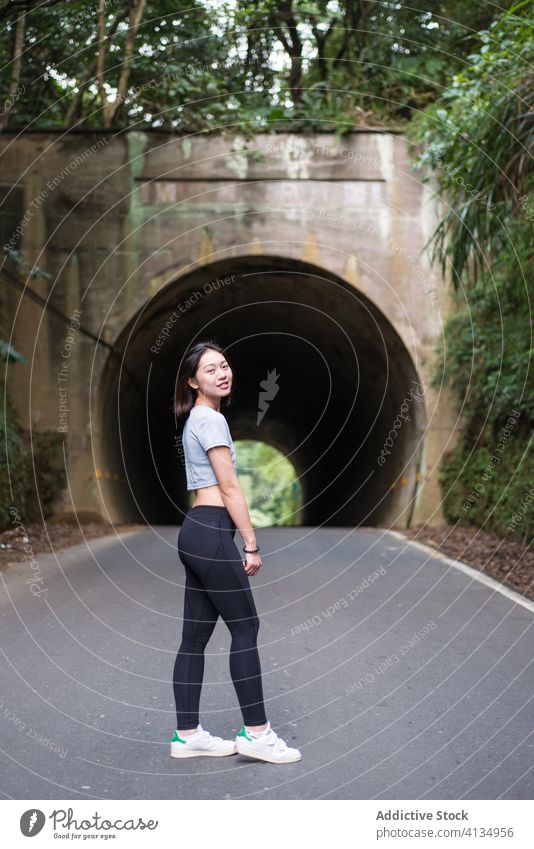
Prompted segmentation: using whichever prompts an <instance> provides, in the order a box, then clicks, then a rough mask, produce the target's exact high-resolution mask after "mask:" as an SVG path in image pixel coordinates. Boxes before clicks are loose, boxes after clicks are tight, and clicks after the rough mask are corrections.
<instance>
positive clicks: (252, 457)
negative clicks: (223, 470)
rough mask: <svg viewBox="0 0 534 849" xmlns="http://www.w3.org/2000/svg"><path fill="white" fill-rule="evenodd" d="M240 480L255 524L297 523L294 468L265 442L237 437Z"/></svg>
mask: <svg viewBox="0 0 534 849" xmlns="http://www.w3.org/2000/svg"><path fill="white" fill-rule="evenodd" d="M236 452H237V457H238V469H237V471H238V477H239V483H240V484H241V487H242V489H243V493H244V495H245V498H246V500H247V505H248V508H249V513H250V517H251V519H252V523H253V524H254V525H255V527H260V528H261V527H268V526H274V525H277V526H281V525H299V524H300V517H299V511H300V507H301V491H300V486H299V484H298V482H297V481H296V480H295V469H294V468H293V466H292V465H291V463H290V462H289V460H287V459H286V458H285V457H284V456H283V455H282V454H280V452H279V451H277V450H276V449H275V448H272V447H271V446H270V445H267V444H266V443H264V442H254V441H252V440H239V441H237V440H236Z"/></svg>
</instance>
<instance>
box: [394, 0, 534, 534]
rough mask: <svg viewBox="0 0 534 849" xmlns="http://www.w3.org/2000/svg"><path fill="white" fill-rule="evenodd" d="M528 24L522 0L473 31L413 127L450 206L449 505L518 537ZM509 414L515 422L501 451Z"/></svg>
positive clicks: (527, 405) (529, 231) (527, 429)
mask: <svg viewBox="0 0 534 849" xmlns="http://www.w3.org/2000/svg"><path fill="white" fill-rule="evenodd" d="M533 25H534V16H533V10H532V3H520V4H518V5H517V6H515V7H513V9H511V10H510V12H509V13H507V14H503V15H500V16H499V17H497V18H496V19H495V20H494V21H492V22H491V23H490V24H489V26H488V27H487V28H486V29H484V30H482V31H480V32H479V33H477V34H476V36H475V39H476V45H475V47H476V51H474V52H472V53H471V54H470V55H469V56H468V59H469V61H470V63H471V64H470V66H469V67H466V68H465V69H464V70H462V71H460V72H458V73H456V74H455V75H454V77H453V79H452V83H451V85H450V86H449V87H448V88H447V90H446V91H445V92H444V94H443V96H442V97H441V98H440V100H439V101H438V102H437V103H435V104H434V105H432V106H431V107H429V108H428V109H427V111H426V113H425V115H424V116H423V117H422V118H421V119H420V120H418V121H414V122H413V124H412V126H411V128H410V136H411V138H412V139H413V140H414V141H415V142H416V143H417V144H418V145H419V153H418V158H417V161H416V163H415V164H416V167H417V168H423V169H425V168H432V169H437V170H436V171H435V176H436V177H437V180H438V183H439V188H440V192H441V195H442V197H443V201H444V203H445V204H446V209H447V211H446V212H445V214H444V215H443V217H442V218H441V220H440V222H439V225H438V227H437V229H436V231H435V233H434V234H433V235H432V239H431V240H430V241H431V243H432V244H433V251H432V260H433V261H434V262H436V261H439V262H440V264H441V268H442V271H443V272H444V273H447V272H448V271H449V266H450V270H451V275H452V280H453V282H454V288H455V290H456V302H457V304H458V309H457V311H456V312H455V313H454V314H453V315H450V316H449V318H448V320H447V322H446V325H445V329H444V342H443V343H442V344H441V345H440V346H438V354H439V359H440V361H441V362H442V363H443V371H440V372H439V373H436V374H435V376H434V379H433V385H434V387H435V388H438V387H439V386H440V385H441V383H442V382H443V381H445V382H447V381H448V382H450V384H451V385H452V387H453V388H454V390H455V393H456V396H457V398H458V406H459V412H461V415H462V417H463V420H464V425H465V428H464V432H463V435H462V437H461V438H460V440H459V442H458V444H457V446H456V447H455V449H454V450H453V451H452V452H451V453H450V454H449V455H448V456H447V457H445V458H444V460H443V463H442V471H441V472H440V480H441V484H442V491H443V504H444V512H445V515H446V517H447V519H448V520H449V521H451V522H453V523H456V522H459V523H461V524H474V525H476V526H483V527H485V528H486V529H488V530H493V531H494V532H496V533H497V534H500V535H502V536H505V535H508V536H510V537H513V538H516V539H518V540H522V541H523V542H526V541H528V540H530V539H531V538H532V531H533V527H534V519H533V516H532V510H530V507H529V503H530V502H529V501H527V500H526V499H527V498H529V499H530V501H531V500H532V498H531V495H530V489H531V487H532V480H533V479H534V463H533V454H532V451H531V441H532V424H533V422H534V382H533V381H532V359H533V353H534V351H533V342H532V303H533V300H534V269H533V249H532V246H533V239H532V236H533V221H534V205H533V203H532V188H533V183H534V173H533V168H532V162H533V158H532V154H533V153H534V121H533V118H534V110H533V106H534V88H533V82H534V76H533V74H532V70H531V68H532V61H533V60H534V40H533V39H532V27H533ZM513 411H517V413H518V414H519V420H518V422H517V424H516V425H515V426H514V429H513V435H512V437H511V439H510V440H509V441H507V442H506V446H505V448H504V450H503V452H502V456H501V455H496V454H495V450H496V446H497V445H498V444H499V434H500V433H501V430H502V428H503V426H504V425H505V424H506V422H507V421H508V419H509V417H510V416H511V415H512V413H513ZM495 456H498V457H499V459H498V461H494V467H492V465H491V464H492V458H493V457H495ZM488 466H489V467H490V471H489V472H488ZM470 496H472V497H471V498H470ZM514 516H516V517H519V519H516V520H514V519H513V517H514Z"/></svg>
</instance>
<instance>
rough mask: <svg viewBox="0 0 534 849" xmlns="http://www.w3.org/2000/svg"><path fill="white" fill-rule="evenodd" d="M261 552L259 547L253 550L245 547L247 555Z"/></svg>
mask: <svg viewBox="0 0 534 849" xmlns="http://www.w3.org/2000/svg"><path fill="white" fill-rule="evenodd" d="M259 550H260V547H259V546H258V547H257V548H252V549H250V548H245V546H243V551H244V552H245V554H257V553H258V551H259Z"/></svg>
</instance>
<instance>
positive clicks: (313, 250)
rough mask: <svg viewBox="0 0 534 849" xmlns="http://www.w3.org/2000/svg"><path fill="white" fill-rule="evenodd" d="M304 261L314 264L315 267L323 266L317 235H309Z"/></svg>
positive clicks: (305, 243)
mask: <svg viewBox="0 0 534 849" xmlns="http://www.w3.org/2000/svg"><path fill="white" fill-rule="evenodd" d="M302 259H305V260H306V262H313V263H314V264H315V265H320V264H321V257H320V255H319V247H318V245H317V236H316V235H315V233H308V235H307V236H306V240H305V242H304V253H303V255H302Z"/></svg>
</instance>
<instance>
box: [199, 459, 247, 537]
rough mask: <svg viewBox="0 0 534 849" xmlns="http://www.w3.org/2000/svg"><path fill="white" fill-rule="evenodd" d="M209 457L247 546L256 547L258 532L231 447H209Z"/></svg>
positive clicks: (226, 504) (225, 499)
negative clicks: (251, 517)
mask: <svg viewBox="0 0 534 849" xmlns="http://www.w3.org/2000/svg"><path fill="white" fill-rule="evenodd" d="M208 457H209V459H210V462H211V465H212V468H213V471H214V473H215V477H216V478H217V483H218V485H219V489H220V492H221V498H222V500H223V503H224V506H225V507H226V509H227V510H228V512H229V514H230V516H231V517H232V519H233V520H234V522H235V525H236V528H237V530H238V531H239V533H240V534H241V536H242V538H243V542H244V543H245V548H256V547H257V544H256V534H255V533H254V528H253V527H252V522H251V519H250V514H249V512H248V506H247V503H246V500H245V495H244V493H243V490H242V488H241V484H240V483H239V480H238V477H237V474H236V470H235V468H234V464H233V463H232V455H231V454H230V449H229V448H228V447H227V446H226V445H217V446H215V447H214V448H209V449H208Z"/></svg>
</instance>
